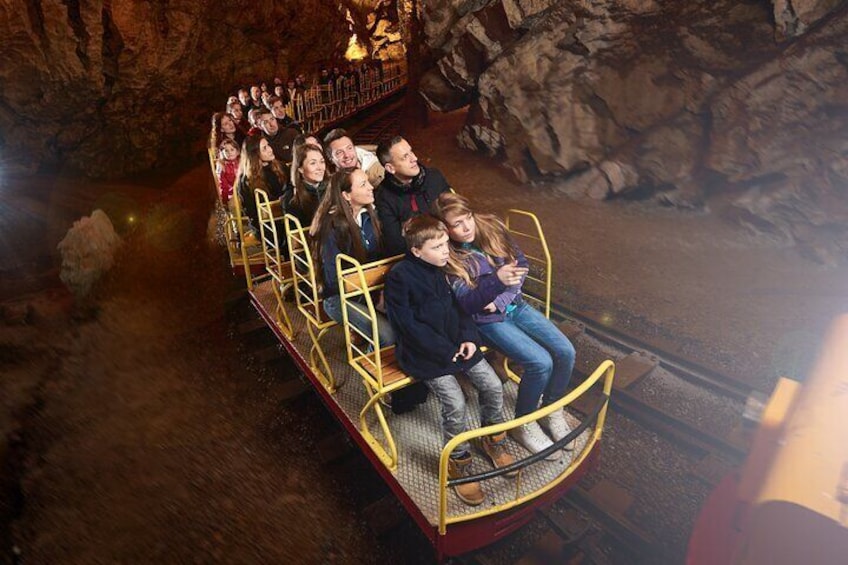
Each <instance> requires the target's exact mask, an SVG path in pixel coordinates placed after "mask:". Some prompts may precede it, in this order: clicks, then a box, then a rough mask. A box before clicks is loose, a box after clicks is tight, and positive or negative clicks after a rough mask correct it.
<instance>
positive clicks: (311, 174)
mask: <svg viewBox="0 0 848 565" xmlns="http://www.w3.org/2000/svg"><path fill="white" fill-rule="evenodd" d="M326 170H327V165H326V163H324V155H322V154H321V152H320V151H315V150H311V151H307V152H306V157H305V158H304V159H303V164H302V165H301V166H300V167H299V168H298V171H300V174H301V175H303V180H305V181H306V182H308V183H310V184H318V183H319V182H321V181H322V180H324V173H325V172H326Z"/></svg>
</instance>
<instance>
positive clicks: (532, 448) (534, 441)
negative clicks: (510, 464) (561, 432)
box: [510, 422, 560, 461]
mask: <svg viewBox="0 0 848 565" xmlns="http://www.w3.org/2000/svg"><path fill="white" fill-rule="evenodd" d="M510 435H511V436H512V439H514V440H515V441H517V442H518V443H520V444H521V445H522V446H523V447H524V449H526V450H527V451H529V452H530V453H539V452H540V451H544V450H545V449H547V448H549V447H550V446H552V445H553V444H554V442H552V441H551V438H549V437H548V436H546V435H545V432H543V431H542V428H540V427H539V424H537V423H536V422H530V423H529V424H524V425H523V426H518V427H517V428H513V429H512V430H510ZM559 458H560V452H559V450H557V451H554V452H553V453H551V454H550V455H548V456H547V457H545V459H547V460H548V461H556V460H557V459H559Z"/></svg>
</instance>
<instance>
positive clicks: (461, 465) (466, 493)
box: [448, 453, 486, 506]
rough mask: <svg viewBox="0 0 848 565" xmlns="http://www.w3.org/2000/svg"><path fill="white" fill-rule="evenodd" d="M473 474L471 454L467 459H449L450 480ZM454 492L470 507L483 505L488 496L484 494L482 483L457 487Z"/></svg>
mask: <svg viewBox="0 0 848 565" xmlns="http://www.w3.org/2000/svg"><path fill="white" fill-rule="evenodd" d="M470 474H471V454H470V453H469V454H468V455H466V456H465V457H462V458H461V459H454V458H453V457H451V458H450V459H448V478H449V479H459V478H461V477H466V476H468V475H470ZM453 489H454V491H456V495H457V496H458V497H459V499H460V500H461V501H463V502H464V503H465V504H467V505H469V506H477V505H479V504H482V503H483V501H484V500H485V499H486V494H485V493H484V492H483V489H482V488H481V487H480V483H478V482H473V483H465V484H464V485H457V486H455V487H453Z"/></svg>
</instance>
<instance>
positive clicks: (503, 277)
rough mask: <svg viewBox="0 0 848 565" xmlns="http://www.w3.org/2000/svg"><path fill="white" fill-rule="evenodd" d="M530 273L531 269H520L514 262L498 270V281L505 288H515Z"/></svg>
mask: <svg viewBox="0 0 848 565" xmlns="http://www.w3.org/2000/svg"><path fill="white" fill-rule="evenodd" d="M528 272H530V269H528V268H527V267H519V266H518V263H516V262H515V261H513V262H512V263H507V264H505V265H504V266H503V267H501V268H500V269H498V273H497V274H498V279H500V281H501V282H502V283H503V284H504V285H505V286H515V285H517V284H520V283H521V278H522V277H523V276H524V275H526V274H527V273H528Z"/></svg>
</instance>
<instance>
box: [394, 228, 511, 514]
mask: <svg viewBox="0 0 848 565" xmlns="http://www.w3.org/2000/svg"><path fill="white" fill-rule="evenodd" d="M404 237H405V238H406V244H407V248H408V251H407V254H406V257H405V258H404V260H403V261H401V262H400V263H399V264H398V265H396V266H395V267H394V268H393V269H392V270H391V272H390V273H389V276H388V278H387V279H386V288H385V296H386V310H387V314H388V316H389V321H390V322H391V324H392V327H393V328H394V330H395V333H396V335H397V345H396V349H395V357H396V358H397V360H398V363H399V364H400V367H401V368H402V369H403V370H404V372H406V373H407V374H408V375H410V376H412V377H414V378H415V379H418V380H420V381H423V382H425V383H426V384H427V386H428V387H429V388H430V390H432V391H433V393H434V394H435V395H436V397H437V398H438V399H439V402H440V403H441V413H442V432H443V435H444V441H445V443H447V442H448V441H449V440H450V439H451V438H453V437H454V436H456V435H458V434H460V433H462V432H464V431H465V430H466V421H465V398H464V396H463V394H462V389H461V388H460V387H459V383H458V382H457V380H456V377H455V376H454V375H455V374H457V373H465V374H466V375H467V376H468V378H469V379H470V380H471V383H472V384H473V385H474V387H475V388H476V389H477V391H478V393H479V399H480V412H481V414H480V420H481V422H482V424H483V425H484V426H487V425H490V424H497V423H500V422H503V421H504V420H505V419H504V416H503V385H502V384H501V381H500V379H498V377H497V375H496V374H495V372H494V370H493V369H492V367H491V366H490V365H489V363H488V362H487V361H486V360H485V359H484V358H483V355H482V354H481V353H480V351H479V350H478V348H477V345H476V343H477V342H478V341H479V336H478V334H477V328H476V326H475V324H474V322H473V320H472V319H471V318H470V317H469V316H467V315H466V314H464V313H462V311H461V310H460V309H459V307H458V306H457V304H456V301H455V299H454V297H453V294H452V293H451V289H450V286H449V285H448V282H447V278H446V276H445V273H444V272H443V271H442V267H444V266H445V265H446V264H447V262H448V258H449V256H450V242H449V241H448V232H447V228H446V227H445V225H444V224H443V223H442V222H441V221H440V220H438V219H436V218H434V217H432V216H429V215H424V216H418V217H415V218H413V219H411V220H409V221H408V222H407V223H406V225H405V229H404ZM491 279H493V280H492V281H490V282H489V283H487V284H488V286H492V287H493V288H492V289H486V291H487V292H481V293H480V294H481V295H487V294H488V290H491V297H490V298H494V296H497V294H498V293H499V292H502V291H503V289H504V288H505V286H504V285H503V282H502V281H501V280H499V279H498V278H496V277H491ZM484 298H486V296H484ZM483 305H484V304H481V305H480V306H481V307H482V306H483ZM482 447H483V451H484V452H485V454H486V455H487V456H488V457H489V459H491V460H492V463H493V464H494V465H495V467H504V466H506V465H510V464H511V463H513V461H514V458H513V457H512V455H510V454H509V453H507V451H506V433H505V432H504V433H500V434H497V435H495V436H491V437H484V438H483V441H482ZM470 467H471V450H470V446H469V445H468V443H463V444H460V445H459V446H457V448H456V449H455V450H454V452H453V453H451V456H450V461H449V464H448V477H449V478H451V479H455V478H459V477H463V476H467V475H469V474H470ZM513 476H514V474H513ZM455 490H456V494H457V496H459V498H460V500H462V501H463V502H464V503H466V504H469V505H471V506H476V505H478V504H480V503H482V502H483V500H484V499H485V495H484V493H483V490H482V488H481V487H480V483H478V482H473V483H467V484H463V485H458V486H456V487H455Z"/></svg>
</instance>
